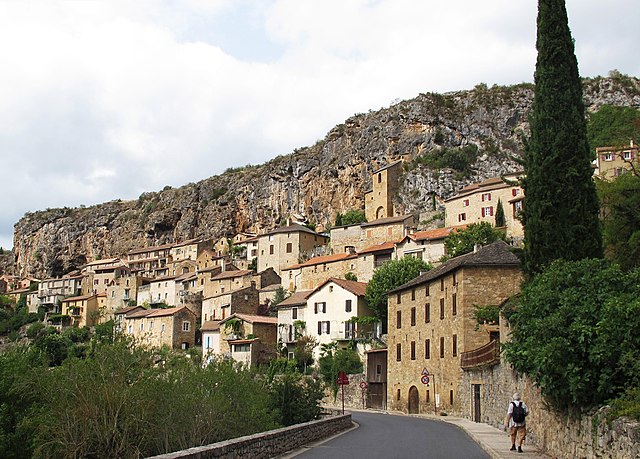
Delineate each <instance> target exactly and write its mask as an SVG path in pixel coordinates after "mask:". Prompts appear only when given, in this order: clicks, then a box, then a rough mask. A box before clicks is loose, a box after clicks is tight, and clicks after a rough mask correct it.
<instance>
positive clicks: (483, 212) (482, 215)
mask: <svg viewBox="0 0 640 459" xmlns="http://www.w3.org/2000/svg"><path fill="white" fill-rule="evenodd" d="M483 201H484V199H483ZM482 216H483V217H484V207H483V208H482Z"/></svg>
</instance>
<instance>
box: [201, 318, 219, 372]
mask: <svg viewBox="0 0 640 459" xmlns="http://www.w3.org/2000/svg"><path fill="white" fill-rule="evenodd" d="M200 333H201V334H202V361H203V362H204V363H205V364H208V363H209V362H210V361H211V360H212V359H213V358H215V356H220V355H221V354H222V353H221V352H220V321H219V320H208V321H206V322H204V323H203V324H202V326H201V327H200Z"/></svg>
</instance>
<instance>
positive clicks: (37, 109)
mask: <svg viewBox="0 0 640 459" xmlns="http://www.w3.org/2000/svg"><path fill="white" fill-rule="evenodd" d="M566 3H567V10H568V14H569V25H570V27H571V30H572V34H573V37H574V39H575V43H576V55H577V57H578V65H579V69H580V74H581V75H582V76H597V75H603V76H606V75H607V74H608V73H609V71H611V70H613V69H617V70H619V71H620V72H622V73H625V74H628V75H632V76H636V77H637V76H640V59H638V49H637V47H638V44H639V43H640V27H638V23H639V22H640V21H639V20H640V9H639V8H638V7H637V0H608V1H607V2H603V1H601V0H567V2H566ZM536 14H537V2H536V1H535V0H516V1H514V0H485V1H478V0H449V1H434V0H432V1H426V0H166V1H160V0H158V1H147V0H123V1H121V0H104V1H88V0H74V1H56V0H46V1H35V0H3V1H0V177H1V182H0V183H2V189H1V191H0V247H4V248H11V247H12V246H13V225H14V224H15V223H16V222H17V221H18V220H19V219H20V218H21V217H22V216H23V215H24V213H25V212H28V211H36V210H43V209H46V208H54V207H64V206H68V207H77V206H79V205H86V206H89V205H93V204H97V203H101V202H106V201H110V200H113V199H136V198H137V197H138V196H139V195H140V194H141V193H142V192H145V191H157V190H160V189H162V188H163V187H164V186H166V185H170V186H173V187H178V186H181V185H184V184H186V183H189V182H197V181H199V180H202V179H204V178H207V177H210V176H212V175H217V174H220V173H222V172H224V170H226V169H227V168H229V167H238V166H244V165H247V164H262V163H264V162H266V161H268V160H269V159H271V158H274V157H275V156H277V155H285V154H288V153H290V152H292V151H293V149H294V148H299V147H304V146H309V145H313V144H314V143H315V142H316V141H317V140H319V139H322V138H324V136H325V135H326V133H327V132H328V131H329V130H330V129H331V128H332V127H333V126H335V125H337V124H339V123H342V122H343V121H344V120H345V119H347V118H349V117H350V116H352V115H354V114H356V113H362V112H367V111H369V110H378V109H380V108H383V107H388V106H389V105H390V104H392V103H394V102H395V101H398V100H404V99H411V98H413V97H416V96H417V95H418V94H420V93H426V92H440V93H442V92H447V91H456V90H465V89H472V88H473V87H474V86H475V85H477V84H478V83H486V84H488V85H489V86H491V85H493V84H499V85H509V84H517V83H521V82H533V73H534V70H535V59H536V50H535V22H536Z"/></svg>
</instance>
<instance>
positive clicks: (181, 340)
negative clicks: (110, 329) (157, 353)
mask: <svg viewBox="0 0 640 459" xmlns="http://www.w3.org/2000/svg"><path fill="white" fill-rule="evenodd" d="M118 312H120V311H117V312H116V314H117V313H118ZM118 315H119V316H121V315H124V318H123V319H122V320H121V321H120V326H121V329H122V332H123V333H125V334H127V335H130V336H133V337H134V338H135V339H136V340H138V341H139V342H141V343H143V344H146V345H149V346H151V347H156V348H159V347H162V346H168V347H170V348H173V349H188V348H190V347H192V346H193V345H194V344H195V333H196V315H195V314H194V313H193V311H191V310H190V309H189V308H187V307H185V306H180V307H177V308H165V309H161V308H158V309H144V308H142V309H140V308H138V307H136V308H133V309H131V310H130V311H129V312H126V313H124V314H118Z"/></svg>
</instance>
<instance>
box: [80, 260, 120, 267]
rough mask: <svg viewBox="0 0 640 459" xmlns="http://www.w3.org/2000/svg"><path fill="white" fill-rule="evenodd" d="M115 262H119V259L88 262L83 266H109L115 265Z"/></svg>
mask: <svg viewBox="0 0 640 459" xmlns="http://www.w3.org/2000/svg"><path fill="white" fill-rule="evenodd" d="M116 261H120V259H119V258H105V259H103V260H94V261H90V262H89V263H87V264H86V265H85V266H94V265H104V264H109V263H115V262H116Z"/></svg>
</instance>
